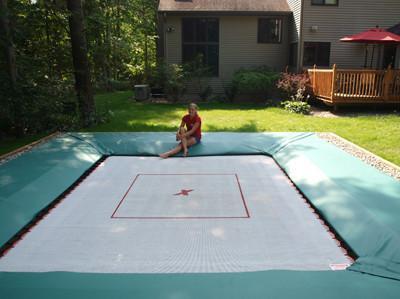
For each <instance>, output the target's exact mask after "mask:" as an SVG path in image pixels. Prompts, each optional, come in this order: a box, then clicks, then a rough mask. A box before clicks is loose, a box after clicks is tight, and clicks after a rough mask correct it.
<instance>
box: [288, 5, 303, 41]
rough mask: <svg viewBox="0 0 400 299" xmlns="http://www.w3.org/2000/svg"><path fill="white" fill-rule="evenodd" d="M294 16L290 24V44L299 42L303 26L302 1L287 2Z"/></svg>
mask: <svg viewBox="0 0 400 299" xmlns="http://www.w3.org/2000/svg"><path fill="white" fill-rule="evenodd" d="M287 3H288V5H289V7H290V9H291V10H292V12H293V16H292V18H291V20H290V23H289V28H290V29H289V34H290V35H289V42H291V43H295V42H298V40H299V36H300V26H301V0H287Z"/></svg>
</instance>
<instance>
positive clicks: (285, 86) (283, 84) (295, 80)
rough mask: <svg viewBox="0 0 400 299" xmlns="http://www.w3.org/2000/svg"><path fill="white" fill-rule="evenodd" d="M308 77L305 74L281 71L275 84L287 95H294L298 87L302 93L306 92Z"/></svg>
mask: <svg viewBox="0 0 400 299" xmlns="http://www.w3.org/2000/svg"><path fill="white" fill-rule="evenodd" d="M309 83H310V78H309V77H308V75H307V74H291V73H281V75H280V79H279V81H278V83H277V84H276V86H277V87H278V88H279V89H280V90H282V91H283V92H284V93H285V94H286V96H287V97H292V96H294V95H295V94H296V93H297V92H298V90H299V89H301V90H303V95H304V93H305V92H307V87H308V84H309Z"/></svg>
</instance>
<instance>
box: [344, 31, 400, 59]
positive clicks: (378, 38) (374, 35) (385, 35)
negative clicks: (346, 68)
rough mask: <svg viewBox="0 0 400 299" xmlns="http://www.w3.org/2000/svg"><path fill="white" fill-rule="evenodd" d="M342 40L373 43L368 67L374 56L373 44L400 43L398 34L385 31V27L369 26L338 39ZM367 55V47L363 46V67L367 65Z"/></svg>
mask: <svg viewBox="0 0 400 299" xmlns="http://www.w3.org/2000/svg"><path fill="white" fill-rule="evenodd" d="M340 41H342V42H353V43H365V44H367V45H368V44H373V48H372V56H371V64H370V67H372V60H373V57H374V50H375V44H396V43H400V35H397V34H394V33H392V32H389V31H386V30H385V29H382V28H378V27H377V28H371V29H368V30H366V31H363V32H360V33H357V34H354V35H350V36H345V37H343V38H341V39H340ZM367 56H368V50H367V47H366V48H365V61H364V67H366V66H367Z"/></svg>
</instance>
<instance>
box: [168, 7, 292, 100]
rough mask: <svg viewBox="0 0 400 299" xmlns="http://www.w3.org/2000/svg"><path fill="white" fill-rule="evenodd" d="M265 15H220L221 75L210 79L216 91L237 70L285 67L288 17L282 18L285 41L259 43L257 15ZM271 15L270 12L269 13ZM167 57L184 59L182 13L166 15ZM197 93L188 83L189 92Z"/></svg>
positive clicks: (222, 89)
mask: <svg viewBox="0 0 400 299" xmlns="http://www.w3.org/2000/svg"><path fill="white" fill-rule="evenodd" d="M260 17H262V16H220V17H219V29H220V31H219V77H218V78H212V79H211V80H210V86H211V87H212V88H213V91H214V92H215V93H223V92H224V86H225V85H226V84H228V82H229V81H230V79H231V77H232V74H233V73H234V71H235V70H237V69H240V68H248V67H253V66H268V67H270V68H271V69H273V70H276V71H282V70H283V69H284V68H285V67H286V65H287V61H288V17H287V15H286V16H279V17H281V18H282V21H283V22H282V42H281V43H279V44H259V43H257V30H258V19H259V18H260ZM269 17H270V16H269ZM168 27H173V28H174V31H173V32H171V33H166V35H167V37H166V61H167V62H168V63H182V53H181V52H182V40H181V17H176V16H171V17H167V23H166V26H165V28H168ZM191 92H193V93H195V87H194V86H189V89H188V93H191Z"/></svg>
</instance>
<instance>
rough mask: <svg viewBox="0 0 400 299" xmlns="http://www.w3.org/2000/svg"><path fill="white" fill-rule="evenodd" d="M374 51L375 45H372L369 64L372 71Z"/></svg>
mask: <svg viewBox="0 0 400 299" xmlns="http://www.w3.org/2000/svg"><path fill="white" fill-rule="evenodd" d="M374 51H375V45H372V54H371V63H370V64H369V67H370V68H371V69H372V61H373V60H374Z"/></svg>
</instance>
